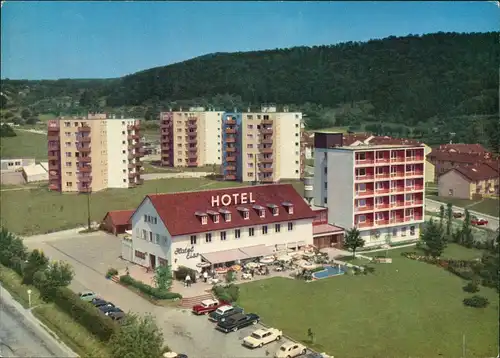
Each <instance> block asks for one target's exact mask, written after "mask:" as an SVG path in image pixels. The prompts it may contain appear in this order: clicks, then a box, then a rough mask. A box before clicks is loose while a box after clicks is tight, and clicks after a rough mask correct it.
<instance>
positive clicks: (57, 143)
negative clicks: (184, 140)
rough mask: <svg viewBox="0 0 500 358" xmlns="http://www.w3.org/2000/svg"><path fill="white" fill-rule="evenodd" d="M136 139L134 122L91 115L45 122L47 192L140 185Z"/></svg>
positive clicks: (137, 126) (137, 125)
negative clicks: (47, 173)
mask: <svg viewBox="0 0 500 358" xmlns="http://www.w3.org/2000/svg"><path fill="white" fill-rule="evenodd" d="M140 139H141V138H140V122H139V121H138V120H136V119H128V118H127V119H125V118H107V117H106V114H92V115H89V116H87V117H71V118H65V117H62V118H59V119H57V120H51V121H49V122H48V131H47V140H48V161H49V189H50V190H54V191H61V192H86V193H88V192H93V191H99V190H103V189H106V188H130V187H134V186H136V185H137V184H142V183H143V179H141V176H140V173H141V170H142V162H141V158H142V156H143V153H142V143H141V141H140Z"/></svg>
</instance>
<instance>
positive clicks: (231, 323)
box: [215, 313, 260, 333]
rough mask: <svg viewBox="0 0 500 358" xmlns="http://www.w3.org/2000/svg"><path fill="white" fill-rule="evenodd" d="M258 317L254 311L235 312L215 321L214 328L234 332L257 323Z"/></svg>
mask: <svg viewBox="0 0 500 358" xmlns="http://www.w3.org/2000/svg"><path fill="white" fill-rule="evenodd" d="M259 319H260V317H259V316H257V315H256V314H255V313H248V314H244V313H236V314H233V315H231V316H229V317H227V318H226V319H225V320H224V321H222V322H219V323H217V326H216V327H215V328H216V329H218V330H219V331H222V332H224V333H228V332H231V331H232V332H236V331H237V330H238V329H240V328H243V327H247V326H250V325H251V324H257V323H259Z"/></svg>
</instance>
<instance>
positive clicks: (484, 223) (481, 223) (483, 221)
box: [470, 219, 488, 226]
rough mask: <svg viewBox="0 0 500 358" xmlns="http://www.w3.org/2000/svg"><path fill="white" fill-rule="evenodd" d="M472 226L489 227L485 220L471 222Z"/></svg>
mask: <svg viewBox="0 0 500 358" xmlns="http://www.w3.org/2000/svg"><path fill="white" fill-rule="evenodd" d="M470 223H471V224H472V225H477V226H482V225H488V220H485V219H472V220H471V221H470Z"/></svg>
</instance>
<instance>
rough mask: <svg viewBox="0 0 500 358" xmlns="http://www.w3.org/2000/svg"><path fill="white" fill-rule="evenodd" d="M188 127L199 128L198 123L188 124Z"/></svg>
mask: <svg viewBox="0 0 500 358" xmlns="http://www.w3.org/2000/svg"><path fill="white" fill-rule="evenodd" d="M187 128H188V129H192V130H196V129H197V128H198V125H197V124H196V123H191V124H188V125H187Z"/></svg>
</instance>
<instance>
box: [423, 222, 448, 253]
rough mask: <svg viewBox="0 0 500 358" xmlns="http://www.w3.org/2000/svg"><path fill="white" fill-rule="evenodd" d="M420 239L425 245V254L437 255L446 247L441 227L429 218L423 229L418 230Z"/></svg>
mask: <svg viewBox="0 0 500 358" xmlns="http://www.w3.org/2000/svg"><path fill="white" fill-rule="evenodd" d="M420 240H422V242H424V243H425V245H426V246H427V250H426V252H427V254H429V255H431V256H432V257H439V256H441V254H442V253H443V251H444V249H445V248H446V240H445V239H444V235H443V228H442V226H441V225H439V224H436V223H435V222H434V220H433V219H430V220H429V221H428V223H427V225H426V226H425V227H424V230H422V231H421V232H420Z"/></svg>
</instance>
